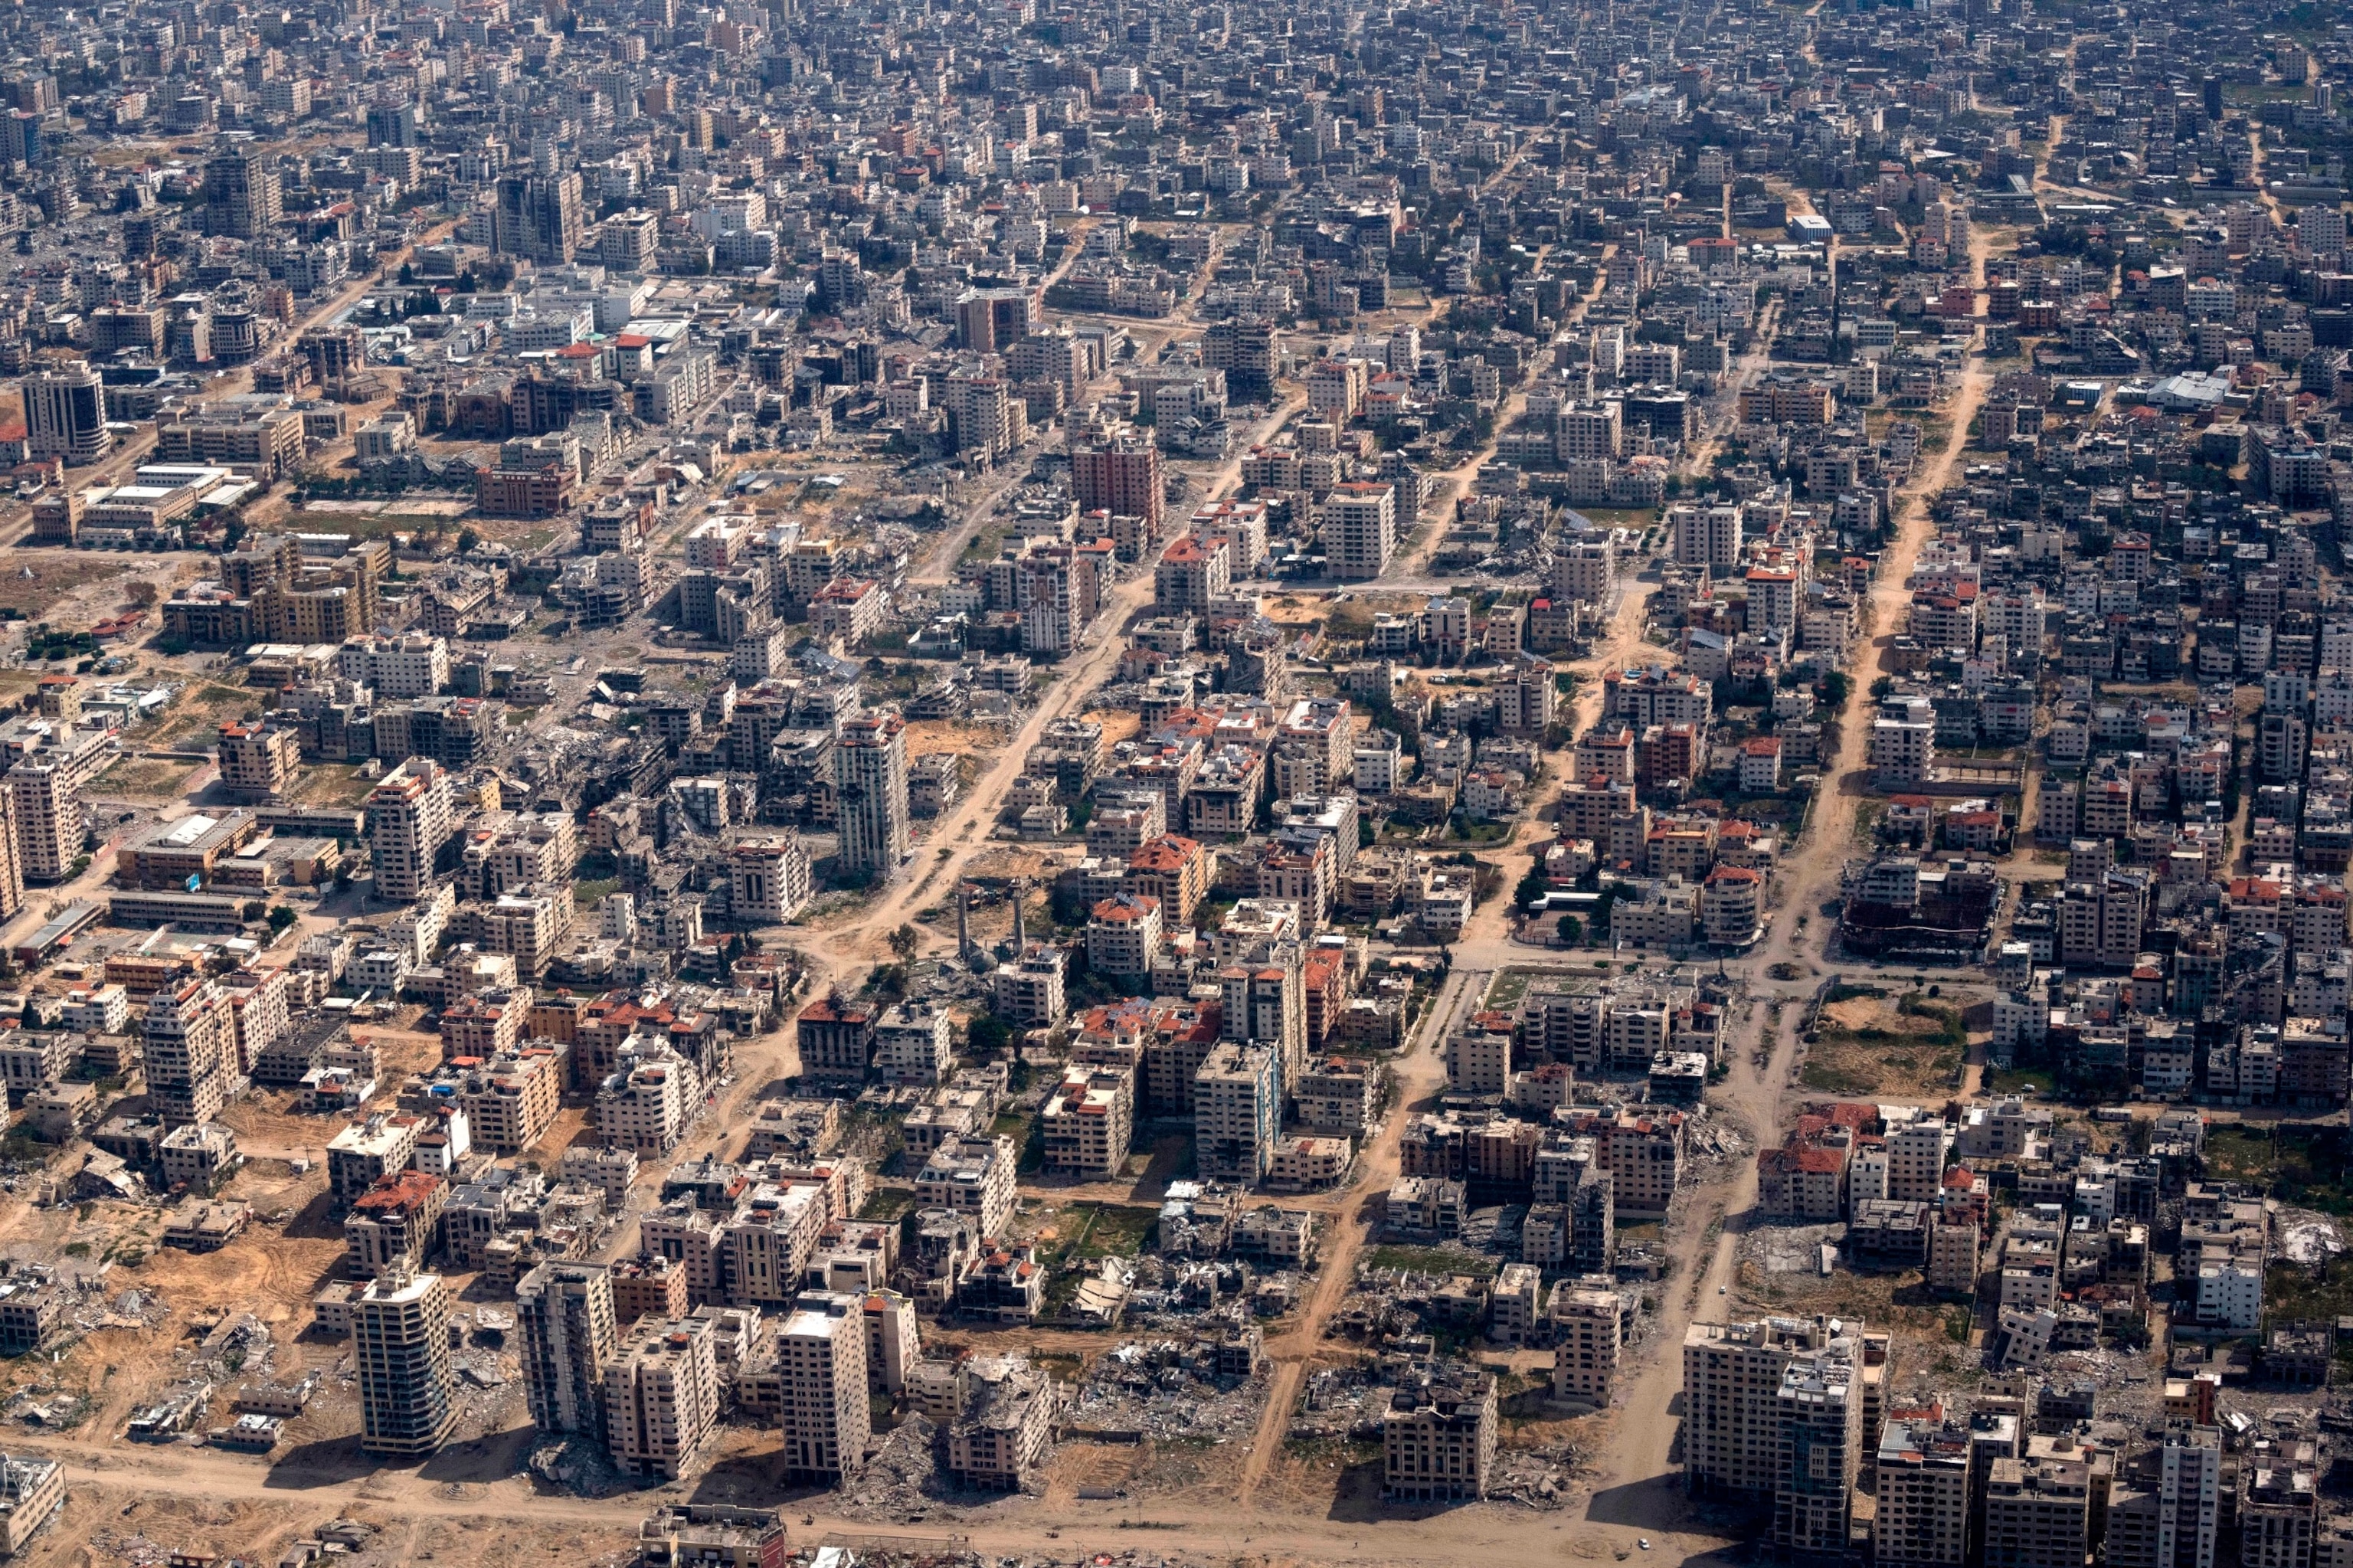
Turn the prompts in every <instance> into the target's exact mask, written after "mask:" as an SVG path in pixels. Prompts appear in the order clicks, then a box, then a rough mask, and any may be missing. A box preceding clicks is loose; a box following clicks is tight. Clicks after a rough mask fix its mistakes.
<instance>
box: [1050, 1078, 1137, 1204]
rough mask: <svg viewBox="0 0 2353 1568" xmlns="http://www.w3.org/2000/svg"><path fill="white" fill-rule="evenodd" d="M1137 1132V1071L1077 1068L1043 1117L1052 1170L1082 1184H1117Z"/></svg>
mask: <svg viewBox="0 0 2353 1568" xmlns="http://www.w3.org/2000/svg"><path fill="white" fill-rule="evenodd" d="M1134 1126H1135V1069H1134V1066H1132V1065H1127V1064H1124V1063H1120V1064H1110V1063H1104V1064H1096V1065H1080V1064H1073V1065H1071V1068H1070V1069H1069V1070H1068V1071H1067V1072H1066V1073H1065V1074H1064V1075H1063V1078H1062V1086H1061V1087H1060V1088H1059V1089H1057V1090H1055V1091H1054V1093H1053V1095H1052V1096H1051V1097H1050V1098H1049V1099H1048V1100H1047V1101H1046V1108H1045V1110H1044V1111H1043V1112H1042V1113H1040V1118H1039V1128H1040V1131H1041V1133H1042V1136H1043V1139H1044V1142H1045V1153H1046V1165H1047V1168H1048V1169H1049V1170H1053V1171H1065V1172H1068V1173H1069V1174H1071V1175H1072V1176H1075V1177H1078V1178H1079V1179H1081V1180H1082V1181H1111V1180H1113V1179H1114V1178H1116V1177H1117V1176H1118V1175H1119V1174H1120V1172H1121V1171H1122V1170H1123V1168H1124V1166H1125V1164H1126V1162H1127V1151H1128V1144H1129V1140H1130V1139H1131V1138H1132V1137H1133V1135H1134Z"/></svg>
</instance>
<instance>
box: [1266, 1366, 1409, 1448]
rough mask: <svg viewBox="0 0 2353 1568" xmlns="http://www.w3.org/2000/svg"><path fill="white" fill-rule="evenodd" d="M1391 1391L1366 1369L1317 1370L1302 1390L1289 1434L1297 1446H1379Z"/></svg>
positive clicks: (1333, 1368) (1334, 1368) (1326, 1368)
mask: <svg viewBox="0 0 2353 1568" xmlns="http://www.w3.org/2000/svg"><path fill="white" fill-rule="evenodd" d="M1388 1396H1389V1390H1388V1387H1387V1386H1385V1385H1384V1384H1383V1383H1381V1382H1380V1381H1379V1380H1378V1379H1377V1378H1375V1377H1374V1376H1373V1375H1372V1372H1371V1369H1370V1368H1368V1367H1364V1366H1345V1367H1318V1368H1316V1369H1315V1370H1314V1372H1310V1373H1309V1374H1308V1376H1307V1385H1306V1386H1305V1387H1304V1388H1303V1389H1302V1390H1300V1394H1299V1408H1298V1410H1297V1411H1295V1412H1294V1413H1293V1415H1292V1418H1291V1429H1290V1432H1289V1434H1288V1436H1289V1437H1290V1440H1291V1441H1293V1442H1294V1443H1313V1442H1322V1441H1330V1440H1335V1439H1345V1440H1346V1441H1349V1442H1358V1443H1377V1442H1379V1441H1380V1436H1381V1411H1382V1410H1383V1409H1384V1408H1385V1407H1386V1406H1387V1405H1388Z"/></svg>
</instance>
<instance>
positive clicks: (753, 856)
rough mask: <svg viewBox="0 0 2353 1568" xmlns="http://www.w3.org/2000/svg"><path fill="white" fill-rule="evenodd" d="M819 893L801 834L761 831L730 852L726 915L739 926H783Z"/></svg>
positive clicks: (728, 852)
mask: <svg viewBox="0 0 2353 1568" xmlns="http://www.w3.org/2000/svg"><path fill="white" fill-rule="evenodd" d="M815 889H816V885H815V882H814V880H813V877H812V870H811V865H810V861H809V853H808V850H807V846H805V845H804V844H803V843H802V842H801V840H800V835H799V834H798V833H796V832H781V833H778V832H767V833H760V834H758V835H755V836H754V837H749V838H744V839H739V840H737V841H736V842H734V843H733V845H731V846H729V848H728V851H727V891H728V914H729V917H730V919H731V920H732V921H733V923H735V924H736V925H739V926H781V925H784V924H785V923H786V921H789V920H792V919H794V918H796V917H797V916H798V915H799V914H800V912H801V911H802V910H803V909H805V908H807V906H808V901H809V898H810V895H812V894H813V893H814V892H815Z"/></svg>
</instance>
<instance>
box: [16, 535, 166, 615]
mask: <svg viewBox="0 0 2353 1568" xmlns="http://www.w3.org/2000/svg"><path fill="white" fill-rule="evenodd" d="M167 570H168V568H167V567H164V566H162V565H160V564H159V563H158V562H157V561H156V559H155V557H153V556H125V555H118V554H116V553H114V552H113V551H111V550H108V551H99V550H47V549H38V548H33V549H26V548H17V549H13V550H10V551H9V552H8V563H7V566H6V567H5V568H0V609H14V610H18V611H21V612H22V613H23V614H24V616H25V618H26V620H46V621H47V622H48V623H49V624H50V625H52V626H67V627H69V626H73V625H75V624H77V622H78V620H79V618H80V617H81V616H82V615H83V614H84V613H85V612H86V611H89V610H90V609H100V610H103V611H104V612H105V613H106V614H112V613H113V612H114V611H115V610H116V609H119V608H120V607H121V603H122V589H123V588H125V587H127V586H128V585H129V584H130V583H131V582H132V580H133V578H134V577H144V578H150V579H156V580H160V579H161V577H163V575H164V573H165V572H166V571H167Z"/></svg>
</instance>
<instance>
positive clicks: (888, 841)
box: [833, 713, 908, 881]
mask: <svg viewBox="0 0 2353 1568" xmlns="http://www.w3.org/2000/svg"><path fill="white" fill-rule="evenodd" d="M833 782H834V788H835V790H836V792H837V794H838V796H839V802H838V808H839V818H840V828H841V851H840V861H841V869H842V871H843V873H844V874H849V875H853V876H864V877H869V878H871V879H872V880H875V881H881V880H884V879H887V878H888V877H889V876H890V874H892V872H894V871H896V870H898V869H899V863H900V862H901V861H902V860H905V859H906V858H907V852H908V842H907V721H906V720H904V719H902V718H901V717H900V716H899V715H897V714H893V713H882V714H870V715H866V716H865V717H863V718H854V719H851V720H850V721H849V723H847V724H845V725H843V726H841V739H840V741H839V744H838V745H836V746H835V747H834V751H833Z"/></svg>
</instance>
